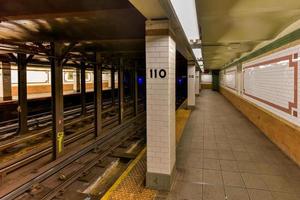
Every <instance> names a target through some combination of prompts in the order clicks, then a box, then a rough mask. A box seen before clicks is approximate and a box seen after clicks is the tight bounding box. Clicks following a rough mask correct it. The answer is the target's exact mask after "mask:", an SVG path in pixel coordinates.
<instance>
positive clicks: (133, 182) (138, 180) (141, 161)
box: [101, 109, 191, 200]
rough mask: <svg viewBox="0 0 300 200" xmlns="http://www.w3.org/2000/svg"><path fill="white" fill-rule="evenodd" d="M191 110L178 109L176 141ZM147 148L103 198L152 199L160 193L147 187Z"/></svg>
mask: <svg viewBox="0 0 300 200" xmlns="http://www.w3.org/2000/svg"><path fill="white" fill-rule="evenodd" d="M190 114H191V110H186V109H178V110H177V111H176V142H177V143H178V142H179V141H180V138H181V136H182V133H183V130H184V127H185V125H186V122H187V120H188V118H189V116H190ZM146 167H147V162H146V148H145V149H143V150H142V151H141V153H140V154H139V155H138V156H137V158H136V159H135V160H134V161H132V163H131V164H130V165H129V166H128V168H127V169H126V170H125V171H124V173H123V174H122V175H121V176H120V177H119V178H118V180H117V181H116V182H115V183H114V184H113V185H112V187H111V188H110V189H109V190H108V191H107V192H106V194H105V195H104V196H103V197H102V198H101V200H124V199H126V200H137V199H138V200H152V199H155V197H156V196H157V195H158V191H157V190H150V189H147V188H145V178H146V177H145V175H146V171H147V168H146Z"/></svg>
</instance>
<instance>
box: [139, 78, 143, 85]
mask: <svg viewBox="0 0 300 200" xmlns="http://www.w3.org/2000/svg"><path fill="white" fill-rule="evenodd" d="M143 82H144V81H143V78H141V77H140V78H138V83H139V85H142V84H143Z"/></svg>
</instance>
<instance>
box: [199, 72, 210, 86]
mask: <svg viewBox="0 0 300 200" xmlns="http://www.w3.org/2000/svg"><path fill="white" fill-rule="evenodd" d="M201 83H204V84H205V83H206V84H209V83H212V75H211V74H202V75H201Z"/></svg>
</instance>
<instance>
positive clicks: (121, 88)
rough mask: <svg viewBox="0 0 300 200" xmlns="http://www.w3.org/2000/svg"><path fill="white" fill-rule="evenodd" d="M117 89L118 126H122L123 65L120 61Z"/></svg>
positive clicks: (121, 60)
mask: <svg viewBox="0 0 300 200" xmlns="http://www.w3.org/2000/svg"><path fill="white" fill-rule="evenodd" d="M118 89H119V124H122V122H123V118H124V63H123V59H122V58H121V59H120V65H119V76H118Z"/></svg>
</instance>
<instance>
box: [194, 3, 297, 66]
mask: <svg viewBox="0 0 300 200" xmlns="http://www.w3.org/2000/svg"><path fill="white" fill-rule="evenodd" d="M196 7H197V15H198V23H199V28H201V32H202V47H203V57H204V64H205V67H206V68H208V69H220V68H222V67H223V66H224V65H226V64H228V63H230V62H232V61H233V60H234V59H237V58H239V57H241V56H242V55H243V54H245V53H247V52H251V51H252V50H253V49H254V48H255V46H257V45H258V44H260V43H262V42H266V41H269V40H272V39H274V38H275V37H276V36H277V35H278V34H279V33H280V32H281V31H283V30H284V29H285V28H286V27H288V26H289V25H291V24H292V23H294V22H295V21H297V20H299V19H300V1H299V0H285V1H282V0H196Z"/></svg>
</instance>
